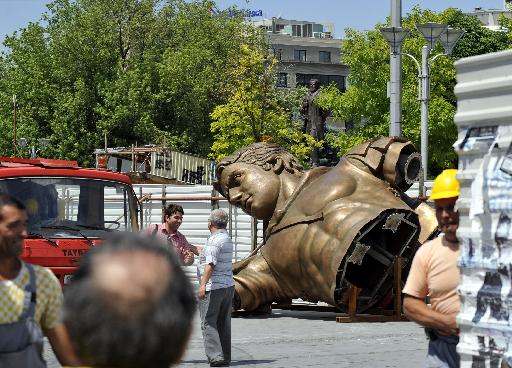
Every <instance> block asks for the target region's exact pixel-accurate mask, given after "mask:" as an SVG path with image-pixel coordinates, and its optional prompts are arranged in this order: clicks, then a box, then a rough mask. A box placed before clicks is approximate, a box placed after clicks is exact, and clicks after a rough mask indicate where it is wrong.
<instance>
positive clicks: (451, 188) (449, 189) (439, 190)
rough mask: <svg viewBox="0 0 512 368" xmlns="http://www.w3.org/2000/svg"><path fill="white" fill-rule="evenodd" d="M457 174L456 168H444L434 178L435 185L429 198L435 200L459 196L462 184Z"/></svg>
mask: <svg viewBox="0 0 512 368" xmlns="http://www.w3.org/2000/svg"><path fill="white" fill-rule="evenodd" d="M455 175H457V170H456V169H447V170H443V172H442V173H441V174H439V175H438V176H437V178H436V180H434V185H433V186H432V191H431V192H430V197H429V198H428V199H429V200H430V201H434V200H436V199H443V198H454V197H458V196H459V194H460V184H459V181H458V180H457V179H456V178H455Z"/></svg>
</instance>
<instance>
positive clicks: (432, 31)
mask: <svg viewBox="0 0 512 368" xmlns="http://www.w3.org/2000/svg"><path fill="white" fill-rule="evenodd" d="M416 29H417V30H418V32H419V33H420V34H421V35H422V36H423V38H424V39H425V41H426V42H427V45H426V46H423V47H422V49H421V64H420V63H419V62H418V60H416V58H415V57H414V56H412V55H411V54H408V53H405V52H402V55H406V56H408V57H409V58H411V59H412V60H413V61H414V62H415V64H416V67H417V68H418V84H419V86H418V100H419V101H420V102H421V125H420V127H421V164H422V167H423V178H424V179H425V180H426V179H427V174H428V103H429V100H430V67H431V65H432V64H433V62H434V61H435V60H436V59H437V58H438V57H440V56H448V55H451V53H452V50H453V47H454V46H455V44H456V43H457V41H459V39H460V38H461V37H462V35H463V34H464V31H462V30H458V29H452V28H448V26H447V25H445V24H439V23H432V22H429V23H424V24H417V25H416ZM380 31H381V33H382V36H383V37H384V38H385V39H386V41H388V43H389V46H390V48H391V52H392V53H393V52H399V50H400V47H401V45H402V43H403V41H404V39H405V38H406V37H407V36H408V35H409V33H410V30H408V29H405V28H397V27H391V28H381V29H380ZM438 40H439V41H440V42H441V45H442V46H443V48H444V50H445V52H444V53H441V54H437V55H435V56H433V57H432V58H431V59H430V60H429V58H428V57H429V55H430V53H431V52H432V50H433V48H434V46H435V44H436V42H437V41H438Z"/></svg>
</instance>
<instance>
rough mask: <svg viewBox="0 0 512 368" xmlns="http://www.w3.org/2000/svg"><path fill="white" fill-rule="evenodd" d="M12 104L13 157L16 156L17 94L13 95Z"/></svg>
mask: <svg viewBox="0 0 512 368" xmlns="http://www.w3.org/2000/svg"><path fill="white" fill-rule="evenodd" d="M12 105H13V126H12V127H13V134H12V150H13V157H16V95H12Z"/></svg>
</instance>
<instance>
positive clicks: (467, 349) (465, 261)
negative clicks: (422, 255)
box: [454, 50, 512, 368]
mask: <svg viewBox="0 0 512 368" xmlns="http://www.w3.org/2000/svg"><path fill="white" fill-rule="evenodd" d="M455 67H456V69H457V85H456V87H455V94H456V95H457V99H458V106H457V114H456V115H455V123H456V124H457V126H458V128H459V135H458V140H457V142H456V143H455V144H454V148H455V150H456V151H457V152H458V154H459V172H458V176H457V177H458V179H459V180H460V183H461V195H460V198H459V201H458V204H457V206H458V208H459V212H460V215H461V217H460V226H459V230H458V232H457V236H458V237H459V239H460V241H461V256H460V260H459V264H460V267H461V283H460V289H459V293H460V296H461V302H462V306H461V312H460V314H459V316H458V317H457V320H458V323H459V326H460V342H459V345H458V346H457V350H458V352H459V354H460V356H461V367H468V368H469V367H482V368H484V367H496V368H498V367H512V326H511V322H510V321H512V315H511V314H512V287H511V280H512V146H511V143H512V50H510V51H505V52H499V53H492V54H486V55H480V56H475V57H470V58H465V59H461V60H459V61H458V62H456V64H455Z"/></svg>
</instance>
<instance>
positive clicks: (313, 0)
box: [0, 0, 504, 48]
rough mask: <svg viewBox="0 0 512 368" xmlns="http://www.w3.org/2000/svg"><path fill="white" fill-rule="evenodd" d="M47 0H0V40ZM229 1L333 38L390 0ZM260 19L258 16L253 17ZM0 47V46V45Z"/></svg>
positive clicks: (487, 4) (472, 0) (484, 3)
mask: <svg viewBox="0 0 512 368" xmlns="http://www.w3.org/2000/svg"><path fill="white" fill-rule="evenodd" d="M49 2H50V1H48V0H0V40H2V41H3V39H4V38H5V36H6V35H8V34H12V33H13V32H14V31H16V30H17V29H19V28H22V27H25V26H27V25H28V23H29V22H35V21H38V20H39V19H40V18H41V15H42V13H43V12H45V11H46V4H47V3H49ZM503 3H504V0H428V1H419V0H402V14H403V15H405V14H406V13H407V12H408V11H409V10H410V9H411V8H412V7H413V6H414V5H418V4H419V5H420V6H421V7H422V8H429V9H432V10H435V11H441V10H444V9H446V8H448V7H450V6H453V7H456V8H459V9H462V10H463V11H467V12H469V11H472V10H473V9H474V8H475V7H482V8H484V9H502V8H503ZM231 5H236V6H238V7H239V8H242V9H249V10H261V11H262V13H263V18H268V19H270V18H272V17H282V18H286V19H295V20H308V21H316V22H322V21H327V22H333V23H334V25H335V28H336V38H342V37H343V36H344V29H345V28H354V29H356V30H359V31H364V30H368V29H373V28H374V25H375V24H376V23H379V22H380V23H382V22H384V21H385V19H386V17H387V16H389V14H390V9H391V0H367V1H361V0H308V1H305V0H218V1H217V6H218V8H219V9H220V10H222V9H225V8H227V7H229V6H231ZM254 19H255V20H261V19H262V18H261V17H258V18H254ZM0 48H1V47H0Z"/></svg>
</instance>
